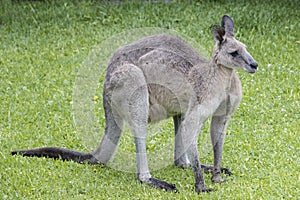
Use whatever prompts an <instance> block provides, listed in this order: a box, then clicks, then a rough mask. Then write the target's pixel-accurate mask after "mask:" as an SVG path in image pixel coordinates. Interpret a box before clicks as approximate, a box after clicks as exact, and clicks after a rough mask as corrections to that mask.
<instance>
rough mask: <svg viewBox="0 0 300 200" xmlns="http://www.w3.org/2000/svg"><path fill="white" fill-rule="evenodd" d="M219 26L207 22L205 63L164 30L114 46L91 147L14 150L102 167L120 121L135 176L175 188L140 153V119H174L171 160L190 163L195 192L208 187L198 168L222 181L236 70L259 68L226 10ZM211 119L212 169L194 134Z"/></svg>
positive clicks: (237, 96) (237, 95)
mask: <svg viewBox="0 0 300 200" xmlns="http://www.w3.org/2000/svg"><path fill="white" fill-rule="evenodd" d="M221 25H222V26H214V27H213V36H214V39H215V41H216V45H215V47H214V51H213V55H212V61H206V60H205V59H204V58H202V57H201V56H200V55H199V54H198V53H197V52H196V51H195V50H194V49H193V48H192V47H190V46H189V45H188V44H187V43H185V42H184V41H183V40H182V39H180V38H178V37H175V36H171V35H165V34H161V35H153V36H148V37H145V38H142V39H140V40H138V41H136V42H134V43H132V44H129V45H127V46H124V47H121V48H119V49H118V50H117V51H116V52H115V53H114V54H113V55H112V57H111V59H110V61H109V63H108V67H107V73H106V76H105V82H104V94H103V100H104V102H103V103H104V109H105V117H106V128H105V135H104V137H103V138H102V141H101V143H100V145H99V147H98V148H97V149H96V150H95V151H94V152H91V153H86V154H84V153H80V152H75V151H74V155H73V154H72V151H71V152H70V150H65V149H60V148H49V149H50V150H51V154H50V153H49V154H48V155H47V153H45V152H47V148H42V149H33V150H23V151H14V152H13V154H16V153H20V154H23V155H25V156H26V155H27V156H48V157H54V158H56V157H58V156H59V157H61V158H62V159H66V160H75V161H77V162H87V163H91V164H96V163H103V164H106V163H107V162H108V161H109V160H110V159H111V158H112V156H113V154H114V152H115V150H116V148H117V146H118V143H119V140H120V137H121V133H122V130H123V124H124V122H127V123H128V124H129V126H130V129H131V131H132V133H133V136H134V139H135V144H136V161H137V178H138V179H139V180H140V181H141V182H143V183H146V184H149V185H152V186H153V187H157V188H161V189H165V190H172V191H177V189H176V187H175V185H173V184H169V183H166V182H164V181H160V180H158V179H155V178H152V177H151V175H150V171H149V169H148V164H147V156H146V137H147V123H148V122H150V123H151V122H156V121H160V120H163V119H166V118H168V117H173V119H174V127H175V152H174V163H175V165H176V166H181V167H188V166H192V168H193V171H194V175H195V189H196V192H198V193H199V192H209V191H210V189H207V188H206V186H205V183H204V179H203V175H202V169H201V168H205V169H209V170H210V171H212V181H213V182H223V181H224V179H223V178H222V177H221V176H220V173H221V171H222V170H225V171H226V170H227V169H224V168H221V162H222V149H223V144H224V138H225V130H226V127H227V125H228V122H229V119H230V117H231V115H232V113H233V112H234V110H235V109H236V108H237V107H238V105H239V102H240V100H241V98H242V92H241V84H240V80H239V78H238V76H237V74H236V72H235V70H236V69H239V68H241V69H244V70H245V71H246V72H249V73H254V72H255V71H256V70H257V66H258V64H257V63H256V61H255V60H254V59H253V58H252V57H251V55H250V54H249V53H248V52H247V50H246V46H245V45H244V44H242V43H241V42H239V41H237V40H236V39H235V38H234V34H233V30H234V28H233V26H234V23H233V21H232V19H231V18H230V17H229V16H226V15H225V16H224V17H223V18H222V22H221ZM210 116H212V120H211V129H210V133H211V139H212V144H213V152H214V166H213V167H210V166H205V165H202V167H201V164H200V162H199V158H198V145H197V141H198V134H199V132H200V129H201V127H202V125H203V123H204V122H205V121H206V119H207V118H208V117H210ZM41 150H42V151H41ZM53 151H56V154H55V152H53ZM72 156H73V157H72ZM74 156H75V157H76V158H74ZM228 173H230V172H228Z"/></svg>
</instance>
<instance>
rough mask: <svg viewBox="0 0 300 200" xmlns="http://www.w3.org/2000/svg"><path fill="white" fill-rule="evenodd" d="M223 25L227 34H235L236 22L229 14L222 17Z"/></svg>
mask: <svg viewBox="0 0 300 200" xmlns="http://www.w3.org/2000/svg"><path fill="white" fill-rule="evenodd" d="M221 24H222V27H223V28H224V29H225V32H226V34H227V35H230V36H234V35H233V31H234V23H233V20H232V19H231V18H230V17H229V16H228V15H224V16H223V17H222V22H221Z"/></svg>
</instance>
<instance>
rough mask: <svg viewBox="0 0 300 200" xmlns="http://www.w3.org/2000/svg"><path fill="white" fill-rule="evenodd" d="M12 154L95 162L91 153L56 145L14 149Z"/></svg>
mask: <svg viewBox="0 0 300 200" xmlns="http://www.w3.org/2000/svg"><path fill="white" fill-rule="evenodd" d="M11 154H12V155H16V154H19V155H22V156H28V157H47V158H54V159H61V160H63V161H71V160H72V161H74V162H78V163H90V164H95V163H94V162H93V161H92V160H94V159H93V154H92V153H82V152H77V151H73V150H69V149H64V148H57V147H45V148H38V149H28V150H15V151H12V152H11Z"/></svg>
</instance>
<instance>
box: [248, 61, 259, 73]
mask: <svg viewBox="0 0 300 200" xmlns="http://www.w3.org/2000/svg"><path fill="white" fill-rule="evenodd" d="M257 67H258V64H257V63H254V64H250V65H247V66H246V68H245V71H246V72H248V73H250V74H254V73H255V72H256V71H257V70H258V68H257Z"/></svg>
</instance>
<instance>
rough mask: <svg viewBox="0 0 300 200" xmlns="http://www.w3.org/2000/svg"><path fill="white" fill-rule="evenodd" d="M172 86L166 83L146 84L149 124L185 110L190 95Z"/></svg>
mask: <svg viewBox="0 0 300 200" xmlns="http://www.w3.org/2000/svg"><path fill="white" fill-rule="evenodd" d="M174 86H175V85H168V84H167V83H163V84H162V83H161V84H153V83H151V84H148V91H149V120H148V121H149V122H151V123H155V122H158V121H160V120H163V119H166V118H169V117H172V116H175V115H179V114H181V113H184V112H185V111H186V110H187V108H188V104H189V99H190V98H189V96H190V94H189V93H188V92H187V91H186V90H180V89H178V88H174Z"/></svg>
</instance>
